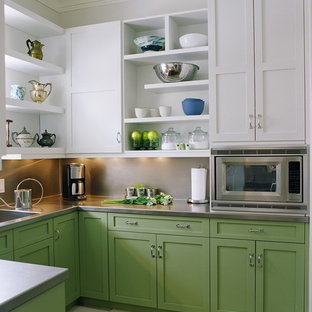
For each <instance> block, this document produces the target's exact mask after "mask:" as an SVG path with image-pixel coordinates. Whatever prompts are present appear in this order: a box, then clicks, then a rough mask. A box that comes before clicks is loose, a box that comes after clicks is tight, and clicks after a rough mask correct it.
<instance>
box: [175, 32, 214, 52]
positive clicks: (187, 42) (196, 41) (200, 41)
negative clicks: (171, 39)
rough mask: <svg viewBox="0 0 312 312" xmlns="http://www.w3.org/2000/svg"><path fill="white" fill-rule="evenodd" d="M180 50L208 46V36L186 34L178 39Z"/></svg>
mask: <svg viewBox="0 0 312 312" xmlns="http://www.w3.org/2000/svg"><path fill="white" fill-rule="evenodd" d="M179 42H180V45H181V47H182V48H194V47H201V46H206V45H208V36H207V35H203V34H198V33H192V34H186V35H183V36H181V37H180V38H179Z"/></svg>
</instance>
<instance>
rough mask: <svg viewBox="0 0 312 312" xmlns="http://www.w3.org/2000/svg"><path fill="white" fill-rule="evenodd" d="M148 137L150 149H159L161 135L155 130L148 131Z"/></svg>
mask: <svg viewBox="0 0 312 312" xmlns="http://www.w3.org/2000/svg"><path fill="white" fill-rule="evenodd" d="M147 137H148V139H149V149H153V150H155V149H158V148H159V135H158V132H157V131H155V130H151V131H148V134H147Z"/></svg>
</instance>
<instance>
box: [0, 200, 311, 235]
mask: <svg viewBox="0 0 312 312" xmlns="http://www.w3.org/2000/svg"><path fill="white" fill-rule="evenodd" d="M103 199H117V198H111V197H110V198H108V197H102V196H88V197H87V199H86V200H83V201H67V200H64V199H63V198H62V197H61V196H60V195H58V196H51V197H46V198H43V200H42V201H41V202H40V204H38V205H36V206H33V209H32V211H34V212H39V213H38V214H34V215H32V216H29V217H24V218H20V219H15V220H11V221H7V222H1V223H0V228H2V229H3V230H4V229H10V228H14V227H16V226H20V225H22V224H24V223H25V224H26V223H30V222H33V221H34V220H36V221H37V220H40V219H46V218H50V217H54V216H57V215H61V214H65V213H68V212H71V211H76V210H87V211H105V212H115V213H134V214H149V215H164V216H179V217H200V218H228V219H245V220H263V221H291V222H304V223H308V222H309V216H305V215H294V214H275V213H252V212H241V213H240V212H212V211H210V210H209V204H189V203H187V201H186V200H174V202H173V204H171V205H169V206H161V205H155V206H145V205H125V204H105V205H102V204H101V201H102V200H103ZM118 199H122V198H118ZM0 208H3V209H6V207H5V206H1V207H0Z"/></svg>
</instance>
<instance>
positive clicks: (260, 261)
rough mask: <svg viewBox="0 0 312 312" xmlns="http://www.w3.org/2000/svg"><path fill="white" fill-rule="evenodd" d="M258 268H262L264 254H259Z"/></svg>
mask: <svg viewBox="0 0 312 312" xmlns="http://www.w3.org/2000/svg"><path fill="white" fill-rule="evenodd" d="M257 266H258V268H262V254H258V258H257Z"/></svg>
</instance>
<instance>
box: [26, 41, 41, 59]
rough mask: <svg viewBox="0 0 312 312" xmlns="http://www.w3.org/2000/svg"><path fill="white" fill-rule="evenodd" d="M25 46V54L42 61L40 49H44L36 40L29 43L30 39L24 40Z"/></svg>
mask: <svg viewBox="0 0 312 312" xmlns="http://www.w3.org/2000/svg"><path fill="white" fill-rule="evenodd" d="M26 45H27V48H28V52H27V53H28V55H29V56H31V57H34V58H36V59H39V60H42V58H43V53H42V48H43V47H44V44H42V43H41V42H40V41H38V40H34V41H31V40H30V39H28V40H26Z"/></svg>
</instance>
